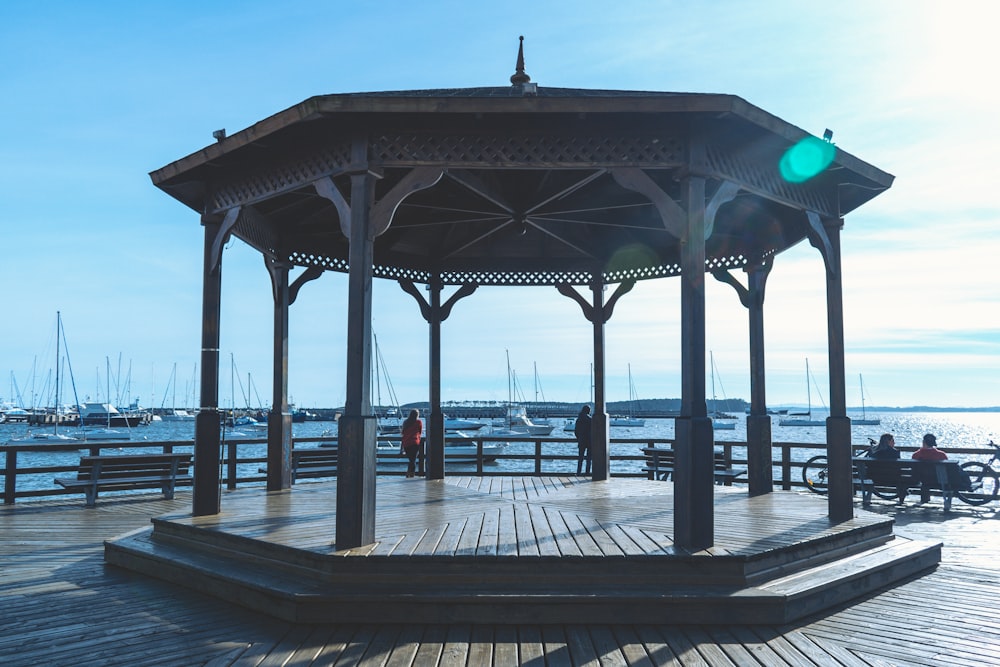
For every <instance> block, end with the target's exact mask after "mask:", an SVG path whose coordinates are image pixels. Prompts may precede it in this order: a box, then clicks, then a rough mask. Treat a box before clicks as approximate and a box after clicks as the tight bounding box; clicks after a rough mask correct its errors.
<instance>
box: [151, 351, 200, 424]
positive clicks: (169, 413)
mask: <svg viewBox="0 0 1000 667" xmlns="http://www.w3.org/2000/svg"><path fill="white" fill-rule="evenodd" d="M192 384H193V380H192ZM167 388H168V389H170V390H172V391H171V395H172V397H173V398H172V402H173V405H174V407H171V408H169V409H163V405H162V404H161V405H160V408H161V410H160V415H159V417H160V419H161V420H162V421H168V422H179V421H194V415H193V414H192V413H190V412H188V411H187V410H185V409H183V408H178V407H176V406H177V363H176V362H175V363H174V368H173V370H172V371H170V379H169V380H167ZM166 400H167V395H166V392H164V394H163V402H164V403H165V402H166Z"/></svg>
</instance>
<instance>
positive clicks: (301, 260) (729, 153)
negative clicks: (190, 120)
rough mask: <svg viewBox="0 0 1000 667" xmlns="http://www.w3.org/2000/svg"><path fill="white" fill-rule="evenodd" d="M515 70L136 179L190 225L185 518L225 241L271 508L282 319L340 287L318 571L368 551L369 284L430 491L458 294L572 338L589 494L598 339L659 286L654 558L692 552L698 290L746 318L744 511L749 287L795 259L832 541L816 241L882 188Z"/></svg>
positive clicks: (265, 124)
mask: <svg viewBox="0 0 1000 667" xmlns="http://www.w3.org/2000/svg"><path fill="white" fill-rule="evenodd" d="M515 69H516V71H515V73H514V75H513V76H511V77H510V85H504V86H498V87H483V88H464V89H438V90H413V91H392V92H374V93H356V94H334V95H321V96H317V97H312V98H310V99H307V100H305V101H304V102H302V103H300V104H297V105H295V106H293V107H291V108H289V109H286V110H284V111H282V112H280V113H277V114H275V115H273V116H271V117H269V118H266V119H264V120H261V121H260V122H258V123H256V124H254V125H253V126H251V127H248V128H246V129H244V130H241V131H239V132H236V133H234V134H231V135H228V136H227V135H226V133H225V132H224V131H218V132H216V133H215V136H216V139H217V141H216V143H213V144H211V145H208V146H206V147H205V148H203V149H201V150H199V151H197V152H195V153H193V154H191V155H188V156H187V157H184V158H181V159H179V160H177V161H176V162H173V163H171V164H168V165H166V166H164V167H162V168H161V169H158V170H156V171H154V172H153V173H152V174H151V178H152V181H153V183H154V184H155V185H156V186H157V187H158V188H160V189H162V190H163V191H164V192H166V193H168V194H169V195H170V196H172V197H174V198H175V199H177V200H179V201H180V202H182V203H183V204H185V205H186V206H188V207H189V208H190V209H192V210H193V211H195V212H196V213H198V214H199V215H200V216H201V224H202V225H203V226H204V293H203V301H202V303H203V325H202V326H203V332H202V353H201V368H202V376H201V392H202V393H201V406H200V407H201V409H200V412H199V414H198V418H197V425H196V440H195V472H194V478H195V479H194V494H193V498H194V500H193V514H194V515H195V516H205V515H212V514H217V513H219V511H220V495H221V493H220V487H219V456H220V448H219V444H220V439H221V432H220V412H219V391H218V385H219V334H220V304H221V285H222V272H221V267H222V259H223V248H224V246H225V244H226V241H227V240H228V239H229V238H230V237H231V236H236V237H238V238H239V239H241V240H243V241H244V242H246V243H247V244H249V245H250V246H251V247H253V248H254V249H256V250H257V251H258V252H259V253H260V254H261V256H262V257H263V259H264V261H265V264H266V266H267V269H268V271H269V272H270V275H271V280H272V286H273V298H274V335H273V343H274V364H273V391H272V411H271V415H270V422H269V424H268V450H267V452H268V453H267V459H268V462H267V470H268V473H267V488H268V489H269V490H272V491H276V490H282V489H288V488H290V486H291V479H290V463H291V414H290V409H289V402H288V363H287V362H288V344H289V342H288V341H289V331H288V328H289V327H288V312H289V308H290V307H291V305H292V304H293V303H294V301H295V298H296V295H297V294H298V292H299V290H300V289H302V288H303V287H304V285H305V284H306V283H307V282H308V281H310V280H313V279H316V278H318V277H320V276H321V275H322V274H323V273H324V272H325V271H338V272H344V273H347V274H348V275H349V279H348V284H349V288H348V300H347V304H346V308H345V312H344V317H345V318H346V321H347V332H348V338H347V350H346V353H347V378H346V386H347V394H346V403H345V409H344V414H343V415H342V417H341V418H340V425H339V432H340V435H339V463H338V466H339V470H338V478H337V491H336V504H337V506H336V545H337V547H338V548H350V547H357V546H360V545H364V544H368V543H370V542H371V541H372V539H373V536H374V532H375V494H376V475H375V438H376V430H375V426H376V419H375V416H374V415H373V414H372V409H371V396H370V382H369V377H370V371H371V364H372V348H371V342H370V341H371V310H372V281H373V279H374V278H381V279H389V280H396V281H398V283H399V285H400V287H401V288H402V289H403V290H405V291H406V292H408V293H410V294H411V295H413V297H414V299H416V301H417V304H418V307H419V312H420V314H421V315H422V316H423V318H424V319H425V320H426V321H427V323H428V328H429V360H428V377H429V387H428V392H429V399H430V406H431V407H430V414H429V418H428V454H427V456H428V477H429V478H430V479H441V478H443V477H444V474H445V471H444V427H443V421H444V417H443V413H442V409H441V391H440V387H441V372H440V368H441V363H440V362H441V344H440V332H441V327H442V326H444V322H445V321H446V319H447V317H448V315H449V313H450V312H451V310H452V308H453V306H454V305H455V303H456V302H457V301H458V300H459V299H461V298H466V297H470V296H471V295H472V294H473V293H474V292H475V290H476V289H477V287H478V286H480V285H496V286H508V285H511V286H512V285H522V286H523V285H531V286H539V287H547V288H555V289H557V290H558V291H559V293H561V294H563V295H565V296H566V297H568V298H571V299H573V300H574V301H576V302H578V303H579V305H580V308H581V310H582V314H583V316H584V317H585V318H586V320H587V321H589V322H590V323H591V325H592V328H593V351H594V355H593V363H594V375H595V406H594V408H595V409H594V420H593V428H594V432H593V452H594V466H593V479H594V480H595V481H600V480H606V479H607V478H608V475H609V471H608V468H609V459H608V415H607V413H606V409H605V398H604V396H605V394H604V347H605V341H604V325H605V323H606V322H607V321H608V319H609V318H610V317H611V315H612V310H613V308H614V306H615V303H616V301H617V300H618V299H619V298H621V297H622V296H623V295H624V294H625V293H626V292H628V291H629V289H631V288H632V286H633V285H634V284H635V282H636V281H639V280H659V279H669V278H674V279H677V280H680V281H681V290H680V292H681V299H680V310H681V319H682V335H681V340H680V345H679V349H678V353H679V355H680V357H681V359H682V407H681V412H680V415H679V416H678V417H677V419H676V429H675V433H676V443H675V449H676V465H677V471H676V475H675V483H674V532H675V536H674V539H675V541H676V544H677V545H678V546H681V547H684V548H688V549H703V548H707V547H711V546H712V544H713V540H714V510H713V494H714V485H713V446H714V437H713V430H712V422H711V419H710V417H709V416H708V414H707V409H706V387H705V377H706V373H705V366H706V354H705V290H704V285H705V282H704V281H705V278H706V275H708V274H710V275H712V276H713V277H715V278H716V279H718V280H722V281H724V282H727V283H729V284H731V285H732V286H733V287H734V290H735V293H736V294H735V296H736V297H737V298H739V300H740V301H741V303H742V304H743V305H744V306H745V307H746V309H747V313H748V315H747V317H748V326H749V331H750V350H749V359H750V368H751V378H752V382H751V406H752V408H751V414H750V415H749V417H748V459H749V462H748V467H749V491H748V492H749V494H750V495H751V496H756V495H762V494H767V493H769V492H771V490H772V489H771V432H770V423H771V422H770V417H769V416H768V415H767V413H766V408H765V405H766V393H765V373H764V368H765V364H764V353H765V345H764V339H763V331H764V325H763V323H764V308H763V304H764V293H765V285H766V281H767V277H768V274H769V272H770V270H771V267H772V266H773V264H774V263H775V262H777V261H780V257H779V256H780V254H781V252H782V251H784V250H786V249H788V248H790V247H792V246H794V245H796V244H798V243H800V242H802V241H804V240H808V241H809V242H810V243H811V244H812V245H813V246H815V247H816V248H817V250H818V251H819V252H820V253H821V255H822V258H823V260H824V263H825V275H826V284H827V314H828V341H827V342H828V347H829V363H830V373H829V376H830V388H829V391H830V406H831V412H830V417H829V419H828V420H827V440H828V449H829V463H830V487H829V496H828V514H829V518H830V520H831V521H832V522H834V523H836V522H842V521H846V520H848V519H850V518H851V517H852V516H853V499H852V496H853V489H852V482H851V461H850V457H851V453H850V420H849V418H848V417H847V414H846V395H845V371H844V339H843V317H842V303H841V298H842V297H841V257H840V233H841V229H842V228H843V226H844V217H845V216H846V215H847V214H849V213H851V212H852V211H854V210H855V209H857V208H858V207H859V206H861V205H862V204H864V203H865V202H867V201H868V200H870V199H872V198H873V197H875V196H876V195H878V194H879V193H880V192H882V191H884V190H886V189H887V188H889V187H890V185H891V184H892V180H893V177H892V176H891V175H889V174H887V173H885V172H884V171H881V170H879V169H877V168H876V167H874V166H872V165H870V164H868V163H866V162H864V161H862V160H860V159H858V158H856V157H854V156H853V155H851V154H849V153H847V152H845V151H843V150H841V149H840V148H839V147H837V146H835V145H834V144H833V143H832V135H830V133H829V132H828V133H827V135H828V136H825V137H824V138H819V137H815V136H813V135H811V134H809V133H807V132H805V131H804V130H802V129H800V128H798V127H795V126H794V125H791V124H789V123H787V122H785V121H784V120H782V119H780V118H777V117H776V116H774V115H772V114H769V113H767V112H766V111H764V110H762V109H760V108H758V107H756V106H754V105H752V104H750V103H748V102H747V101H745V100H743V99H741V98H739V97H736V96H733V95H720V94H695V93H669V92H645V91H620V90H584V89H567V88H551V87H546V86H542V85H538V84H537V83H535V82H532V81H531V79H530V77H529V76H528V74H527V73H526V72H525V70H524V61H523V51H519V53H518V59H517V65H516V68H515ZM296 268H299V269H303V270H301V271H299V272H298V274H297V276H296V277H295V278H294V279H292V278H291V275H292V270H293V269H296ZM741 273H742V274H744V275H742V276H741V275H740V274H741ZM418 286H421V287H425V288H426V291H425V290H424V289H421V287H418ZM606 287H608V288H613V290H612V291H610V296H609V297H608V298H605V289H606ZM425 294H426V297H425ZM415 312H416V311H415Z"/></svg>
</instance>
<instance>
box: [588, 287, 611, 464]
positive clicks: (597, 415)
mask: <svg viewBox="0 0 1000 667" xmlns="http://www.w3.org/2000/svg"><path fill="white" fill-rule="evenodd" d="M590 289H591V292H592V294H593V304H592V307H593V309H594V310H593V312H594V313H595V317H594V319H593V330H594V414H593V415H591V421H590V427H591V429H590V457H591V459H592V466H593V467H592V468H591V479H593V480H594V481H603V480H606V479H608V477H610V476H611V452H610V447H609V441H610V440H611V434H610V420H609V419H608V405H607V401H606V398H605V385H606V383H607V379H606V373H605V363H604V362H605V346H604V324H605V322H607V320H608V317H609V316H610V313H608V312H606V311H605V306H604V280H603V277H602V276H601V273H600V272H597V271H595V272H594V279H593V281H592V282H591V284H590ZM598 315H599V316H598Z"/></svg>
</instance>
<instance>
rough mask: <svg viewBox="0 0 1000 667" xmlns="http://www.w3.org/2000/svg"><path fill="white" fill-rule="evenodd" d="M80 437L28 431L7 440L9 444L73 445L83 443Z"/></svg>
mask: <svg viewBox="0 0 1000 667" xmlns="http://www.w3.org/2000/svg"><path fill="white" fill-rule="evenodd" d="M83 442H84V441H83V440H81V439H80V438H76V437H73V436H71V435H66V434H65V433H58V432H52V431H28V433H27V434H26V435H23V436H21V437H19V438H11V439H10V440H8V441H7V442H6V444H8V445H71V444H74V443H83Z"/></svg>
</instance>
